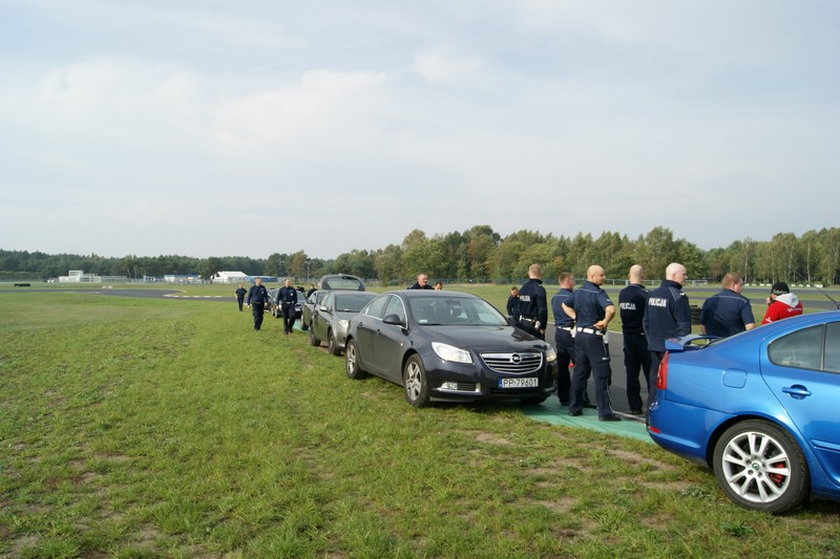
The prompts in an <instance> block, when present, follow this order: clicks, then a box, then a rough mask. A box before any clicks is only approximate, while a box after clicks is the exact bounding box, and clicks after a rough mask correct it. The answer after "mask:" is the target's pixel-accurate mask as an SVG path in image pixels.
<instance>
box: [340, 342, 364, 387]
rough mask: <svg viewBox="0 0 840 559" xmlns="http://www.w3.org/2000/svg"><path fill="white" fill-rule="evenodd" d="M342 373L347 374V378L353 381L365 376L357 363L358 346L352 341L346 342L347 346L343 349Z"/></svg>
mask: <svg viewBox="0 0 840 559" xmlns="http://www.w3.org/2000/svg"><path fill="white" fill-rule="evenodd" d="M344 372H345V373H346V374H347V378H351V379H353V380H359V379H362V378H365V377H366V376H367V373H366V372H365V371H363V370H362V367H361V364H360V363H359V346H357V345H356V340H353V339H350V340H347V345H346V346H345V347H344Z"/></svg>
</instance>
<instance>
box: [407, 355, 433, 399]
mask: <svg viewBox="0 0 840 559" xmlns="http://www.w3.org/2000/svg"><path fill="white" fill-rule="evenodd" d="M403 390H404V392H405V399H406V400H407V401H408V403H409V404H411V405H412V406H414V407H415V408H422V407H425V406H428V405H429V402H430V400H431V399H430V397H429V381H428V380H427V379H426V368H425V367H423V360H422V359H420V356H419V355H417V354H416V353H415V354H414V355H412V356H411V357H409V358H408V359H407V360H406V362H405V367H403Z"/></svg>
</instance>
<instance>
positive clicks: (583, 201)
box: [0, 0, 840, 258]
mask: <svg viewBox="0 0 840 559" xmlns="http://www.w3.org/2000/svg"><path fill="white" fill-rule="evenodd" d="M838 28H840V3H837V2H834V1H832V0H825V1H813V0H796V1H794V0H790V1H770V0H755V1H750V0H743V1H729V0H727V1H710V0H703V1H699V0H698V1H694V0H688V1H680V2H673V1H670V0H662V1H654V0H639V1H634V2H625V1H620V0H615V1H597V0H594V1H593V0H587V1H574V2H572V1H556V0H551V1H550V0H544V1H541V0H530V1H523V0H511V1H503V0H495V1H494V0H481V1H472V0H458V1H454V2H453V1H451V0H448V1H437V0H424V1H423V2H403V1H393V0H390V1H381V2H380V1H377V2H365V1H359V2H346V1H316V2H286V1H259V0H255V1H248V2H229V3H219V2H200V1H188V0H187V1H179V2H170V1H155V0H147V1H140V0H138V1H119V0H103V1H93V0H78V1H75V2H65V1H51V0H44V1H38V0H33V1H21V2H16V1H9V0H0V29H2V32H0V130H2V134H0V248H4V249H9V250H29V251H36V250H38V251H43V252H48V253H60V252H67V253H76V254H90V253H96V254H100V255H104V256H123V255H127V254H136V255H141V256H154V255H159V254H182V255H187V256H196V257H207V256H227V255H244V256H251V257H255V258H264V257H266V256H268V255H269V254H270V253H272V252H295V251H298V250H304V251H306V253H307V254H309V255H310V256H314V257H320V258H333V257H335V256H337V255H338V254H340V253H343V252H348V251H350V250H352V249H368V250H375V249H379V248H384V247H385V246H387V245H388V244H392V243H394V244H399V243H400V242H401V241H402V239H403V238H404V237H405V235H406V234H408V233H409V232H410V231H412V230H413V229H421V230H423V231H425V232H426V234H427V235H428V236H433V235H435V234H446V233H449V232H452V231H464V230H466V229H468V228H470V227H472V226H473V225H480V224H487V225H490V226H491V227H492V228H493V229H494V230H495V231H496V232H498V233H500V234H501V235H503V236H504V235H507V234H510V233H512V232H514V231H518V230H521V229H530V230H536V231H540V232H542V233H553V234H555V235H566V236H573V235H575V234H577V233H578V232H582V233H592V234H593V235H594V236H598V235H600V233H601V232H603V231H617V232H619V233H622V234H627V235H629V236H630V237H631V238H636V237H637V236H639V235H643V234H645V233H647V232H648V231H649V230H650V229H652V228H653V227H656V226H664V227H667V228H669V229H671V230H672V231H673V232H674V234H675V236H677V237H681V238H685V239H687V240H689V241H691V242H694V243H696V244H698V245H699V246H700V247H702V248H704V249H709V248H713V247H717V246H727V245H728V244H729V243H731V242H732V241H734V240H739V239H744V238H747V237H750V238H753V239H757V240H769V239H770V237H771V236H772V235H773V234H774V233H776V232H781V231H785V232H788V231H789V232H793V233H796V234H797V235H799V234H801V233H803V232H805V231H807V230H810V229H820V228H822V227H833V226H838V225H839V224H840V220H839V219H838V218H837V214H838V209H840V188H838V178H840V157H838V156H837V146H838V145H840V111H838V107H839V105H838V100H839V99H840V88H839V87H838V85H840V60H838V58H840V34H838V33H837V29H838Z"/></svg>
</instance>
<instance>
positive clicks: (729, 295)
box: [700, 272, 755, 338]
mask: <svg viewBox="0 0 840 559" xmlns="http://www.w3.org/2000/svg"><path fill="white" fill-rule="evenodd" d="M722 287H723V289H722V290H721V291H720V293H716V294H715V295H712V296H711V297H709V298H708V299H706V300H705V301H703V307H702V308H701V309H700V332H701V333H703V334H708V335H709V336H718V337H721V338H725V337H727V336H731V335H733V334H737V333H738V332H743V331H744V330H752V329H753V328H755V317H754V316H753V312H752V304H751V303H750V300H749V299H747V298H746V297H744V296H743V295H741V291H743V290H744V281H743V280H742V279H741V276H740V275H738V274H736V273H735V272H727V273H726V274H724V276H723V285H722Z"/></svg>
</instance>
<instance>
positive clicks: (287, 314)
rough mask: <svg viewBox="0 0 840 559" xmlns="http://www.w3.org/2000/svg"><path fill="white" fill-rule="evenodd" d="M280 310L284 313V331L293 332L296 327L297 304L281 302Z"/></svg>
mask: <svg viewBox="0 0 840 559" xmlns="http://www.w3.org/2000/svg"><path fill="white" fill-rule="evenodd" d="M280 312H281V313H282V314H283V331H284V332H287V333H289V334H291V333H292V330H293V329H294V327H295V306H294V305H293V304H292V303H281V306H280Z"/></svg>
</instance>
